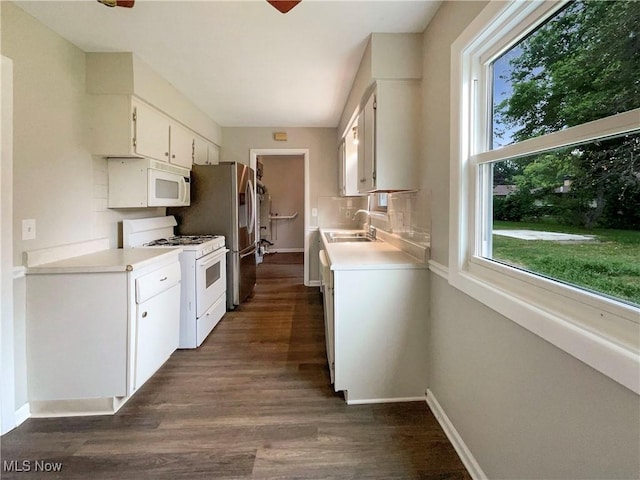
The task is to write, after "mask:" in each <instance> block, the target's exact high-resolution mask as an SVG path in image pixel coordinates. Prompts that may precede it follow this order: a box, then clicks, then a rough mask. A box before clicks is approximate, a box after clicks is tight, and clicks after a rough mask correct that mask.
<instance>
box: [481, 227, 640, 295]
mask: <svg viewBox="0 0 640 480" xmlns="http://www.w3.org/2000/svg"><path fill="white" fill-rule="evenodd" d="M493 228H494V229H527V230H542V231H547V232H564V233H576V234H585V235H595V236H596V237H597V239H598V241H593V242H581V243H570V242H554V241H548V240H519V239H516V238H509V237H503V236H500V235H494V236H493V258H494V259H495V260H499V261H502V262H505V263H508V264H510V265H513V266H516V267H519V268H523V269H525V270H529V271H531V272H535V273H539V274H542V275H545V276H548V277H552V278H555V279H558V280H562V281H564V282H566V283H569V284H572V285H576V286H580V287H584V288H586V289H589V290H595V291H597V292H600V293H604V294H607V295H610V296H612V297H616V298H618V299H622V300H626V301H627V302H631V303H634V304H636V305H640V231H632V230H608V229H597V228H596V229H592V230H587V229H585V228H579V227H564V226H562V225H555V224H544V223H525V222H498V221H496V222H494V224H493Z"/></svg>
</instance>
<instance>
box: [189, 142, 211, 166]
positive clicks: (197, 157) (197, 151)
mask: <svg viewBox="0 0 640 480" xmlns="http://www.w3.org/2000/svg"><path fill="white" fill-rule="evenodd" d="M208 154H209V142H207V141H206V140H205V139H204V138H202V137H196V138H195V139H194V140H193V163H194V164H195V165H206V164H207V158H208Z"/></svg>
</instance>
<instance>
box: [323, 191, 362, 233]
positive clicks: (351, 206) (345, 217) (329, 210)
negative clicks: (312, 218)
mask: <svg viewBox="0 0 640 480" xmlns="http://www.w3.org/2000/svg"><path fill="white" fill-rule="evenodd" d="M366 208H367V197H318V226H319V227H320V228H358V226H359V225H362V222H363V221H364V220H366V218H367V216H366V215H362V214H360V215H358V216H357V218H355V219H354V218H353V215H354V214H355V212H356V211H357V210H358V209H366Z"/></svg>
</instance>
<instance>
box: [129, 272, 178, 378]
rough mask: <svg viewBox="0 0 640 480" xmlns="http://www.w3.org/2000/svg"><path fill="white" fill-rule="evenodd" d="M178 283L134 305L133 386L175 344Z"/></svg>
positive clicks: (164, 358)
mask: <svg viewBox="0 0 640 480" xmlns="http://www.w3.org/2000/svg"><path fill="white" fill-rule="evenodd" d="M179 305H180V285H178V284H176V285H174V286H173V287H171V288H170V289H169V290H166V291H165V292H162V294H160V295H156V296H155V297H153V298H150V299H149V300H147V301H145V302H144V303H140V304H138V305H136V355H135V368H134V376H135V380H134V385H133V388H134V390H137V389H138V388H140V387H141V386H142V385H143V384H144V382H146V381H147V380H149V378H151V375H153V374H154V373H155V372H156V371H157V370H158V368H160V367H161V366H162V364H163V363H164V362H166V361H167V360H168V359H169V357H170V356H171V354H172V353H173V352H174V351H175V350H176V348H178V339H179V337H180V308H179Z"/></svg>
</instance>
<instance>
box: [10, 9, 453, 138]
mask: <svg viewBox="0 0 640 480" xmlns="http://www.w3.org/2000/svg"><path fill="white" fill-rule="evenodd" d="M440 3H441V2H440V1H435V0H433V1H419V0H409V1H400V0H391V1H380V0H373V1H369V0H351V1H327V0H303V1H302V3H300V4H299V5H297V6H296V7H295V8H294V9H293V10H291V11H290V12H289V13H287V14H286V15H283V14H281V13H280V12H278V11H277V10H276V9H275V8H273V7H272V6H271V5H269V4H268V3H267V2H266V1H263V0H233V1H231V0H227V1H220V0H209V1H150V0H148V1H144V0H138V1H136V3H135V6H134V7H133V8H132V9H129V8H119V7H118V8H108V7H106V6H104V5H101V4H100V3H98V2H96V1H94V0H83V1H55V0H53V1H52V0H49V1H42V2H40V1H22V2H16V5H18V6H19V7H20V8H22V9H23V10H25V11H26V12H27V13H29V14H31V15H32V16H34V17H35V18H37V19H38V20H39V21H41V22H42V23H44V24H45V25H47V26H48V27H50V28H51V29H52V30H54V31H55V32H57V33H58V34H60V35H61V36H62V37H64V38H66V39H68V40H69V41H70V42H72V43H73V44H75V45H77V46H78V47H79V48H81V49H82V50H84V51H86V52H133V53H134V54H135V55H137V56H138V57H139V58H140V59H141V60H143V61H144V62H145V63H146V64H147V65H149V66H150V67H151V68H152V69H154V70H155V71H156V72H157V73H159V74H160V75H161V76H162V77H164V78H165V79H166V80H168V81H169V82H171V83H172V84H173V85H174V86H175V87H176V88H177V89H178V90H179V91H180V92H182V93H183V94H184V95H185V96H186V97H187V98H189V99H190V100H191V101H192V102H193V103H194V104H195V105H197V106H198V107H199V108H200V109H201V110H203V111H204V112H205V113H206V114H208V115H209V116H210V117H211V118H213V119H214V120H215V121H216V122H218V123H219V124H220V125H222V126H229V127H231V126H253V127H261V126H262V127H264V126H270V127H276V126H278V127H296V126H297V127H335V126H337V124H338V122H339V119H340V115H341V113H342V108H343V106H344V104H345V101H346V99H347V96H348V94H349V91H350V89H351V85H352V83H353V79H354V76H355V74H356V72H357V69H358V65H359V63H360V59H361V58H362V54H363V52H364V49H365V46H366V43H367V40H368V36H369V34H370V33H371V32H384V33H396V32H422V31H424V29H425V27H426V25H427V23H428V22H429V20H430V19H431V17H432V16H433V14H434V13H435V11H436V9H437V8H438V6H439V4H440Z"/></svg>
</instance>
